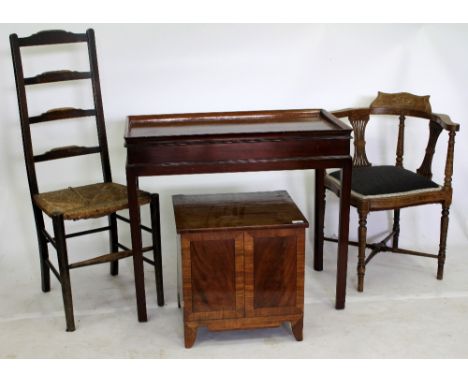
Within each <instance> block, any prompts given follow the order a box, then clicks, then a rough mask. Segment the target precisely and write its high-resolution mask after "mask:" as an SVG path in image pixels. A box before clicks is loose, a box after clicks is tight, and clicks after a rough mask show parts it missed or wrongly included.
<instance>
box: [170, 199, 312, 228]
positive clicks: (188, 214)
mask: <svg viewBox="0 0 468 382" xmlns="http://www.w3.org/2000/svg"><path fill="white" fill-rule="evenodd" d="M172 201H173V204H174V214H175V220H176V229H177V232H178V233H185V232H198V231H203V230H216V229H223V230H225V229H245V228H257V229H258V228H291V227H295V228H299V227H303V228H305V227H308V226H309V223H308V222H307V220H306V218H305V217H304V215H303V214H302V213H301V211H300V210H299V208H298V207H297V206H296V204H295V203H294V201H293V200H292V199H291V197H290V196H289V194H288V193H287V192H286V191H269V192H243V193H225V194H205V195H174V196H173V197H172Z"/></svg>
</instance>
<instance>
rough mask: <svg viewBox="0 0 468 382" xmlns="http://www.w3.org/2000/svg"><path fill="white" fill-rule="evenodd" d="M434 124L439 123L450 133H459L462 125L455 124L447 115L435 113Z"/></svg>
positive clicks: (433, 115)
mask: <svg viewBox="0 0 468 382" xmlns="http://www.w3.org/2000/svg"><path fill="white" fill-rule="evenodd" d="M431 120H433V121H434V122H436V123H438V124H439V125H440V126H441V127H442V128H443V129H445V130H448V131H459V130H460V124H459V123H455V122H453V121H452V120H451V119H450V117H449V116H448V115H446V114H439V113H433V114H432V118H431Z"/></svg>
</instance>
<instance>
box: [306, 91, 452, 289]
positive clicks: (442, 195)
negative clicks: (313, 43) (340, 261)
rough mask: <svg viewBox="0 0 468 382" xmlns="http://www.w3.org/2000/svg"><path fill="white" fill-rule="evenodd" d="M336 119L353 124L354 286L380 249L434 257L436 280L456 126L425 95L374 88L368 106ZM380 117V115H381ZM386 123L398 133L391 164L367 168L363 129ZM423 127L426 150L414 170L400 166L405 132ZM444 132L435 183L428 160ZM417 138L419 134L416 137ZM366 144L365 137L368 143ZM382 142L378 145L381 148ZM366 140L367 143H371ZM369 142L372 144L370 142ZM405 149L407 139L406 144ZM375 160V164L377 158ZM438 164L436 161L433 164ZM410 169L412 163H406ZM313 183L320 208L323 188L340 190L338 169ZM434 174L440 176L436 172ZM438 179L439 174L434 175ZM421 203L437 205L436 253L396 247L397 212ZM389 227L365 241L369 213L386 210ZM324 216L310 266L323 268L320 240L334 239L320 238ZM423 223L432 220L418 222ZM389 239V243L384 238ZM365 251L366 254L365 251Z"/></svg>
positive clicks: (444, 240) (440, 264)
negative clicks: (443, 153) (378, 236)
mask: <svg viewBox="0 0 468 382" xmlns="http://www.w3.org/2000/svg"><path fill="white" fill-rule="evenodd" d="M332 114H333V115H334V116H335V117H337V118H347V120H348V122H349V123H350V125H351V126H352V127H353V137H354V153H353V171H352V180H351V195H350V204H351V205H352V206H353V207H356V209H357V212H358V216H359V227H358V240H357V241H349V244H351V245H356V246H358V247H359V250H358V264H357V276H358V280H357V290H358V291H359V292H362V291H363V290H364V275H365V272H366V265H367V264H368V263H369V261H370V260H371V259H372V258H373V257H374V256H375V255H376V254H377V253H380V252H394V253H403V254H409V255H417V256H424V257H432V258H437V279H439V280H442V278H443V274H444V264H445V249H446V245H447V229H448V220H449V219H448V216H449V208H450V204H451V202H452V175H453V154H454V147H455V134H456V132H457V131H458V130H459V128H460V125H459V124H458V123H454V122H452V121H451V120H450V118H449V117H448V116H447V115H444V114H438V113H433V112H432V107H431V104H430V102H429V96H427V95H426V96H424V95H423V96H418V95H415V94H411V93H405V92H402V93H383V92H379V93H378V95H377V97H376V98H375V99H374V101H372V103H371V104H370V106H369V107H357V108H348V109H341V110H337V111H335V112H333V113H332ZM381 117H382V118H381ZM410 118H411V121H412V122H411V124H412V125H411V127H410V126H406V120H407V119H410ZM383 120H385V123H384V124H382V125H381V129H382V130H383V129H386V125H388V126H389V127H390V126H391V125H390V123H389V122H392V121H393V126H394V127H393V128H394V129H395V128H396V131H397V132H398V133H397V134H398V136H397V140H396V150H395V162H394V165H391V166H389V165H388V164H389V163H388V162H387V163H385V162H384V163H382V164H384V165H380V163H379V165H378V166H372V165H371V163H370V162H369V160H368V159H367V153H366V147H368V144H367V143H366V129H367V127H368V125H369V126H378V125H379V124H380V123H381V122H383ZM416 125H428V127H429V134H428V137H427V146H426V149H425V150H424V151H423V152H421V154H422V161H421V162H420V163H421V164H420V166H419V168H417V170H415V171H414V172H412V171H409V170H405V168H404V159H405V158H404V148H405V130H407V129H409V128H411V129H414V130H412V131H414V132H415V134H416V129H415V127H413V126H416ZM443 131H445V132H447V135H448V141H447V153H446V156H445V158H446V160H445V164H444V167H443V168H444V174H443V178H442V179H443V183H442V184H441V185H438V184H436V183H434V182H433V181H432V180H431V179H432V161H433V158H434V153H435V150H436V144H437V141H438V138H439V135H440V134H441V133H442V132H443ZM418 139H421V138H418ZM370 143H371V141H370ZM382 143H383V146H382ZM371 144H372V143H371ZM374 144H375V143H374ZM406 146H407V147H408V143H407V144H406ZM379 147H383V148H384V149H385V150H389V149H390V148H389V141H388V140H386V139H385V140H384V138H383V137H382V141H381V144H380V146H379ZM411 149H412V152H413V155H415V157H416V155H417V150H413V149H416V148H415V147H411ZM377 163H378V162H377ZM439 164H442V163H439ZM412 168H413V169H414V168H415V167H412ZM317 174H318V175H319V176H318V177H317V182H316V195H315V197H316V199H315V201H316V207H318V208H317V209H318V210H319V211H320V209H322V210H325V192H324V189H328V190H330V191H331V192H333V193H335V194H336V195H340V194H341V193H342V192H344V191H346V189H343V188H342V187H341V179H340V172H338V171H337V172H332V173H331V174H327V175H325V176H324V179H323V182H322V178H321V177H322V176H323V172H318V173H317ZM439 176H440V175H439ZM439 179H440V178H439ZM426 204H440V205H441V207H442V215H441V218H440V241H439V246H438V249H439V251H438V254H437V255H436V254H433V253H426V252H420V251H415V250H413V249H405V248H401V247H400V245H399V236H400V210H401V209H403V208H408V207H415V206H421V205H426ZM392 210H393V226H392V230H391V232H390V233H389V234H388V235H386V236H385V237H384V238H383V239H382V240H381V241H379V242H378V243H368V242H367V216H368V215H369V213H370V212H373V211H392ZM324 218H325V214H324V213H323V214H317V216H316V221H315V224H316V228H315V232H316V237H317V239H316V245H315V257H314V268H315V269H316V270H322V269H323V240H328V241H336V239H335V238H332V237H325V236H324V233H323V230H324ZM423 223H424V225H429V224H434V223H433V222H430V221H427V222H426V221H424V222H423ZM390 240H391V243H389V241H390ZM368 248H369V249H371V252H370V253H369V255H368V256H366V249H368Z"/></svg>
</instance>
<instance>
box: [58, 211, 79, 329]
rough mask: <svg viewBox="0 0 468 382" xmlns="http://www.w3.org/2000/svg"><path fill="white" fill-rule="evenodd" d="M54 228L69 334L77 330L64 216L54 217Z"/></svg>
mask: <svg viewBox="0 0 468 382" xmlns="http://www.w3.org/2000/svg"><path fill="white" fill-rule="evenodd" d="M52 223H53V226H54V236H55V243H56V246H57V257H58V264H59V272H60V283H61V284H62V297H63V306H64V308H65V319H66V322H67V332H73V331H74V330H75V319H74V316H73V300H72V292H71V284H70V269H69V267H68V254H67V245H66V241H65V225H64V221H63V215H54V216H52Z"/></svg>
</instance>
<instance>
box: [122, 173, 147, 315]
mask: <svg viewBox="0 0 468 382" xmlns="http://www.w3.org/2000/svg"><path fill="white" fill-rule="evenodd" d="M127 188H128V210H129V215H130V231H131V235H132V251H133V271H134V274H135V291H136V302H137V312H138V321H140V322H144V321H147V320H148V317H147V313H146V297H145V277H144V276H145V275H144V268H143V254H142V251H141V250H142V244H141V243H142V242H141V231H140V206H139V205H138V176H137V175H136V174H134V173H133V172H132V171H131V170H129V169H128V168H127Z"/></svg>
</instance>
